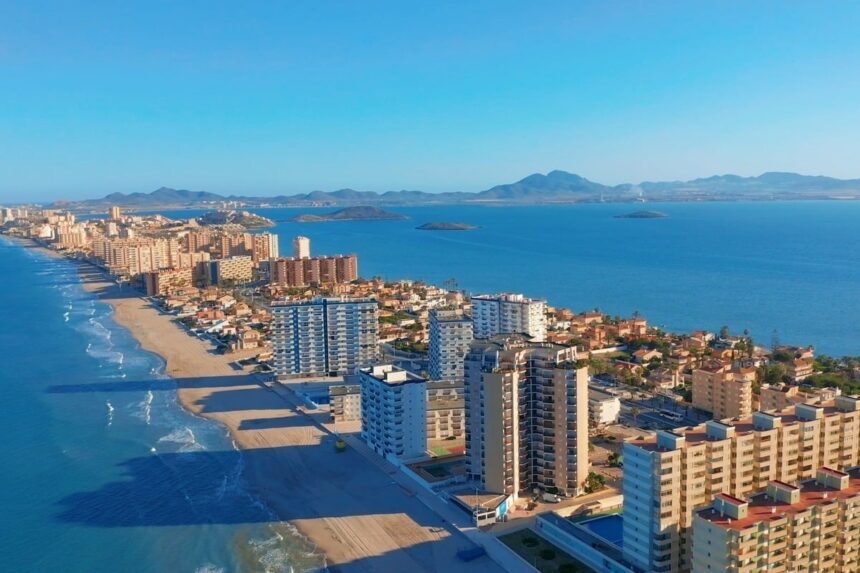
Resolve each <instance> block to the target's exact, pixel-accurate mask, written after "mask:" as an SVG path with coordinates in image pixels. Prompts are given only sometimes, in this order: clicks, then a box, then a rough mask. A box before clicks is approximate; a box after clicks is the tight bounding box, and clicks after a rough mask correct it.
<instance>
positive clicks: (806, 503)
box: [696, 468, 860, 531]
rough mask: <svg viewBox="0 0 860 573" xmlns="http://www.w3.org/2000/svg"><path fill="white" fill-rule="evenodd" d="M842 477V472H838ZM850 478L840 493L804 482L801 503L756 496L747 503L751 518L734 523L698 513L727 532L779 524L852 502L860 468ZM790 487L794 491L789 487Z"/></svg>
mask: <svg viewBox="0 0 860 573" xmlns="http://www.w3.org/2000/svg"><path fill="white" fill-rule="evenodd" d="M836 473H837V474H841V472H836ZM847 473H848V476H849V482H848V487H846V488H845V489H842V490H839V489H835V488H832V487H827V486H825V485H823V484H821V483H819V482H818V481H817V480H814V479H811V480H808V481H805V482H801V483H800V485H799V486H797V487H798V488H799V489H800V501H798V502H797V503H786V502H782V501H778V500H776V499H774V498H772V497H770V496H769V495H767V493H759V494H756V495H754V496H752V497H751V498H750V499H749V501H748V502H747V503H749V506H748V507H749V509H748V511H747V516H746V517H745V518H743V519H733V518H731V517H729V516H727V515H721V514H720V512H719V511H717V510H715V509H714V508H713V507H709V508H706V509H701V510H699V511H698V512H696V513H697V514H698V515H699V517H701V518H703V519H707V520H708V521H710V522H711V523H713V524H715V525H719V526H720V527H723V528H725V529H732V530H735V531H739V530H742V529H746V528H747V527H750V526H753V525H756V524H758V523H760V522H763V521H776V520H779V519H783V518H784V517H787V516H790V515H794V514H796V513H800V512H803V511H806V510H807V509H809V508H810V507H813V506H824V505H828V504H831V503H834V502H835V501H838V500H841V499H850V498H852V497H856V496H857V495H860V468H854V469H852V470H851V471H849V472H847ZM785 485H786V486H787V487H792V488H793V487H794V486H791V485H789V484H785Z"/></svg>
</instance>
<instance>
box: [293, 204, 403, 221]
mask: <svg viewBox="0 0 860 573" xmlns="http://www.w3.org/2000/svg"><path fill="white" fill-rule="evenodd" d="M406 218H407V217H406V216H405V215H401V214H400V213H392V212H390V211H383V210H382V209H378V208H376V207H347V208H345V209H340V210H338V211H333V212H331V213H324V214H322V215H299V216H297V217H293V219H292V220H293V221H294V222H296V223H323V222H326V221H397V220H403V219H406Z"/></svg>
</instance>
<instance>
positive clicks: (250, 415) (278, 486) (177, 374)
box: [54, 253, 501, 573]
mask: <svg viewBox="0 0 860 573" xmlns="http://www.w3.org/2000/svg"><path fill="white" fill-rule="evenodd" d="M54 255H56V254H55V253H54ZM79 264H80V275H81V277H82V280H83V283H84V287H85V288H86V289H87V290H88V291H90V292H94V293H96V294H97V295H98V296H99V297H100V298H101V299H102V300H103V301H105V302H107V303H109V304H111V305H112V306H113V308H114V311H115V312H114V318H115V320H116V322H117V323H118V324H120V325H122V326H124V327H125V328H127V329H128V330H129V331H130V332H131V333H132V334H133V335H134V336H135V337H136V338H137V340H138V341H139V342H140V344H141V346H142V347H143V348H144V349H145V350H148V351H150V352H154V353H156V354H158V355H160V356H161V357H162V358H163V359H164V360H165V362H166V367H167V369H166V373H167V374H168V375H169V376H171V377H172V378H174V379H175V380H176V381H177V383H178V385H179V389H178V397H179V400H180V401H181V403H182V404H183V405H184V407H185V408H187V409H188V410H189V411H191V412H193V413H194V414H197V415H200V416H205V417H208V418H212V419H215V420H217V421H219V422H221V423H223V424H224V425H225V426H226V427H227V428H228V429H229V430H230V433H231V435H232V436H233V439H234V440H235V442H236V444H237V445H238V447H239V448H240V449H242V451H243V457H244V459H245V462H246V465H245V471H244V477H245V479H246V481H247V482H248V484H249V486H250V488H251V489H252V491H253V492H254V493H255V494H257V495H258V496H259V497H260V498H261V499H263V500H264V501H265V502H266V503H267V504H268V505H269V507H271V508H272V509H273V510H274V511H275V512H276V514H277V515H278V516H279V518H280V519H282V520H284V521H289V522H290V523H292V524H293V525H295V526H296V527H297V529H298V530H299V531H300V532H301V533H302V534H303V535H305V536H306V537H307V538H308V539H309V540H310V541H311V542H312V543H313V544H315V545H316V547H317V549H318V551H319V552H321V553H324V554H325V556H326V560H327V563H328V565H329V569H330V570H331V571H349V572H352V571H355V572H364V571H427V572H428V573H429V572H432V571H461V570H463V571H465V570H468V571H501V569H500V568H499V567H498V566H497V565H496V564H495V563H494V562H493V561H491V560H490V559H488V558H487V557H483V558H481V559H479V560H477V561H473V562H471V563H468V564H467V563H463V562H462V561H460V560H459V559H458V558H457V557H456V553H457V551H458V550H460V549H462V548H463V547H465V546H467V545H468V542H467V540H466V538H465V537H463V536H462V534H460V533H459V532H457V531H456V529H454V528H453V527H452V526H451V525H450V524H449V523H447V522H445V521H444V520H442V519H440V518H439V516H438V515H436V514H435V513H434V512H432V511H431V510H430V509H429V508H428V507H426V506H425V505H424V504H423V503H421V501H420V500H419V499H418V498H417V497H416V495H415V492H414V491H410V490H409V489H408V488H407V487H404V486H402V485H400V484H399V483H398V482H396V481H395V480H393V479H392V476H391V475H388V473H386V469H385V468H384V467H383V466H382V465H381V464H377V463H374V462H373V460H370V459H368V458H367V457H365V456H364V455H362V454H361V453H360V452H356V451H354V449H353V448H348V449H347V451H346V452H344V453H336V452H335V449H334V440H335V438H334V437H333V436H332V435H331V434H330V433H328V432H327V431H326V430H325V429H324V428H323V427H321V426H320V425H319V423H318V422H317V421H315V420H314V419H313V417H312V416H309V415H306V414H305V413H303V412H302V411H300V410H299V409H297V408H296V404H295V403H294V402H293V400H292V398H291V393H290V392H287V391H284V390H281V391H278V392H276V391H273V390H272V389H271V388H269V387H267V386H266V385H264V384H262V383H261V382H260V380H258V379H257V377H255V376H254V375H252V374H248V373H247V372H243V371H241V370H237V369H236V368H234V367H233V366H231V365H230V362H231V361H234V360H236V359H237V358H241V356H237V355H227V356H224V355H218V354H215V353H213V352H212V349H211V346H210V345H209V344H207V343H205V342H203V341H201V340H199V339H197V338H196V337H193V336H190V335H189V334H188V333H187V332H186V331H185V330H184V329H182V328H181V327H180V326H179V325H176V324H174V323H173V322H172V321H171V317H170V316H169V315H167V314H163V313H161V312H160V311H159V310H158V309H156V308H154V307H153V306H151V304H150V303H149V301H147V300H146V299H144V298H142V297H141V295H140V293H139V292H137V291H134V290H132V289H130V288H129V287H127V286H126V287H123V288H120V287H118V286H117V285H115V284H113V283H110V282H106V281H105V278H104V276H103V275H102V273H101V272H99V271H98V270H97V269H96V268H94V267H92V266H90V265H87V264H84V263H79Z"/></svg>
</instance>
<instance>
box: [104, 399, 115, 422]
mask: <svg viewBox="0 0 860 573" xmlns="http://www.w3.org/2000/svg"><path fill="white" fill-rule="evenodd" d="M105 406H107V425H108V426H110V425H111V424H112V423H113V404H111V403H110V400H107V401H105Z"/></svg>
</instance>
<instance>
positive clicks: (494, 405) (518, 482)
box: [465, 335, 589, 496]
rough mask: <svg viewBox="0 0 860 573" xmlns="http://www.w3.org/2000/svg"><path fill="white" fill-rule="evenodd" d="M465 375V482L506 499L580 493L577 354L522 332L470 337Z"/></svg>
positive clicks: (584, 439) (582, 411) (584, 442)
mask: <svg viewBox="0 0 860 573" xmlns="http://www.w3.org/2000/svg"><path fill="white" fill-rule="evenodd" d="M465 370H466V382H465V410H466V461H467V464H468V468H469V475H470V477H471V478H472V479H474V480H476V481H478V482H479V483H480V484H481V487H482V488H483V489H484V490H486V491H489V492H495V493H500V494H506V495H514V496H517V495H519V494H521V493H525V492H528V493H530V492H531V491H532V490H533V489H534V488H541V489H547V488H551V487H555V488H558V489H559V490H561V491H563V492H565V493H567V494H570V495H575V494H577V493H579V492H580V488H581V487H582V485H583V483H584V482H585V479H586V478H587V477H588V469H589V464H588V368H587V367H581V368H580V367H578V365H577V362H576V351H575V349H573V348H570V347H566V346H560V345H557V344H549V343H535V342H530V341H528V340H527V339H526V338H524V337H523V336H521V335H507V336H497V337H494V338H492V339H490V340H485V341H481V340H476V341H475V342H474V343H473V344H472V349H471V350H470V352H469V355H468V356H467V357H466V361H465Z"/></svg>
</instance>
